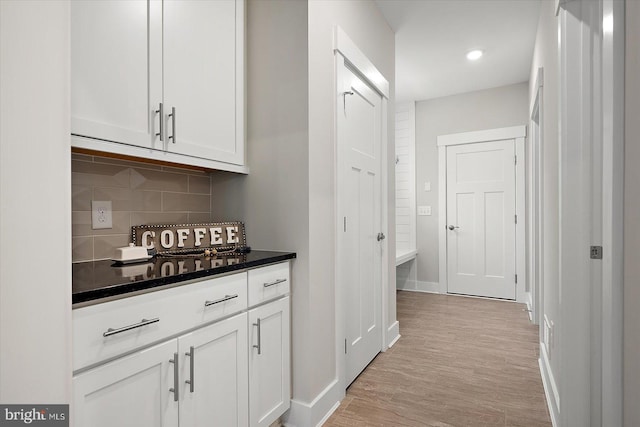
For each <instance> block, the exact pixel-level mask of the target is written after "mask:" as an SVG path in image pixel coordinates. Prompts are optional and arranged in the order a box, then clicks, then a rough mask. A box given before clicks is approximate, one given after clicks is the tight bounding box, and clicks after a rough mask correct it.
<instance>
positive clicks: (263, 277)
mask: <svg viewBox="0 0 640 427" xmlns="http://www.w3.org/2000/svg"><path fill="white" fill-rule="evenodd" d="M290 282H291V280H290V277H289V262H283V263H280V264H274V265H269V266H267V267H261V268H256V269H255V270H249V307H251V306H254V305H256V304H260V303H261V302H263V301H268V300H271V299H274V298H277V297H279V296H281V295H286V294H288V293H289V289H290Z"/></svg>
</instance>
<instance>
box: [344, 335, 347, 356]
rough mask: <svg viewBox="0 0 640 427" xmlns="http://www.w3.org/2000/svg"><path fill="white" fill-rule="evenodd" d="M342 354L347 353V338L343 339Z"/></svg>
mask: <svg viewBox="0 0 640 427" xmlns="http://www.w3.org/2000/svg"><path fill="white" fill-rule="evenodd" d="M344 354H347V339H346V338H345V339H344Z"/></svg>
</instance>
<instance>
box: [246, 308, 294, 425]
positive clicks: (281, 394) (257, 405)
mask: <svg viewBox="0 0 640 427" xmlns="http://www.w3.org/2000/svg"><path fill="white" fill-rule="evenodd" d="M289 323H290V322H289V297H285V298H281V299H279V300H276V301H273V302H270V303H268V304H265V305H262V306H260V307H257V308H254V309H252V310H249V327H250V330H251V331H252V332H251V349H250V350H251V351H250V356H249V404H250V405H249V406H250V411H249V412H250V421H251V425H252V426H261V427H262V426H264V427H268V426H269V425H270V424H271V423H272V422H274V421H275V420H277V419H278V417H279V416H280V415H282V414H283V413H284V412H285V411H286V410H287V409H289V406H290V395H291V384H290V380H291V374H290V368H289V367H290V351H289V350H290V341H289Z"/></svg>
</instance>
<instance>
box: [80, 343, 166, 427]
mask: <svg viewBox="0 0 640 427" xmlns="http://www.w3.org/2000/svg"><path fill="white" fill-rule="evenodd" d="M176 351H177V346H176V341H175V340H171V341H168V342H165V343H163V344H160V345H156V346H154V347H151V348H148V349H146V350H143V351H140V352H137V353H134V354H132V355H130V356H127V357H124V358H122V359H118V360H116V361H115V362H111V363H107V364H105V365H102V366H99V367H97V368H94V369H92V370H90V371H87V372H85V373H83V374H80V375H76V376H75V377H74V378H73V423H74V424H73V425H75V426H77V427H113V426H120V427H160V426H163V427H164V426H176V425H178V403H177V402H174V401H173V394H172V393H171V392H169V389H170V388H171V387H173V364H172V363H170V362H169V360H170V359H172V357H173V353H174V352H176Z"/></svg>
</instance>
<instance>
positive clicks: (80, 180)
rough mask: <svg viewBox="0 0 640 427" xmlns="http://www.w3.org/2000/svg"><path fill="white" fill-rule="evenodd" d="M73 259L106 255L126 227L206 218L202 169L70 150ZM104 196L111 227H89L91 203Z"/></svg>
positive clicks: (127, 236)
mask: <svg viewBox="0 0 640 427" xmlns="http://www.w3.org/2000/svg"><path fill="white" fill-rule="evenodd" d="M71 172H72V201H71V203H72V210H73V216H72V246H73V254H72V259H73V262H79V261H91V260H99V259H108V258H111V257H112V256H113V252H114V249H115V248H117V247H120V246H126V245H127V244H128V243H129V242H130V240H131V226H133V225H142V224H173V223H195V222H208V221H211V180H210V175H209V174H208V173H206V172H200V171H196V170H191V169H180V168H176V167H167V166H160V165H154V164H146V163H138V162H134V161H128V160H118V159H111V158H106V157H98V156H88V155H84V154H75V153H74V154H72V157H71ZM92 200H110V201H111V205H112V209H113V228H111V229H99V230H94V229H92V228H91V201H92Z"/></svg>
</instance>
